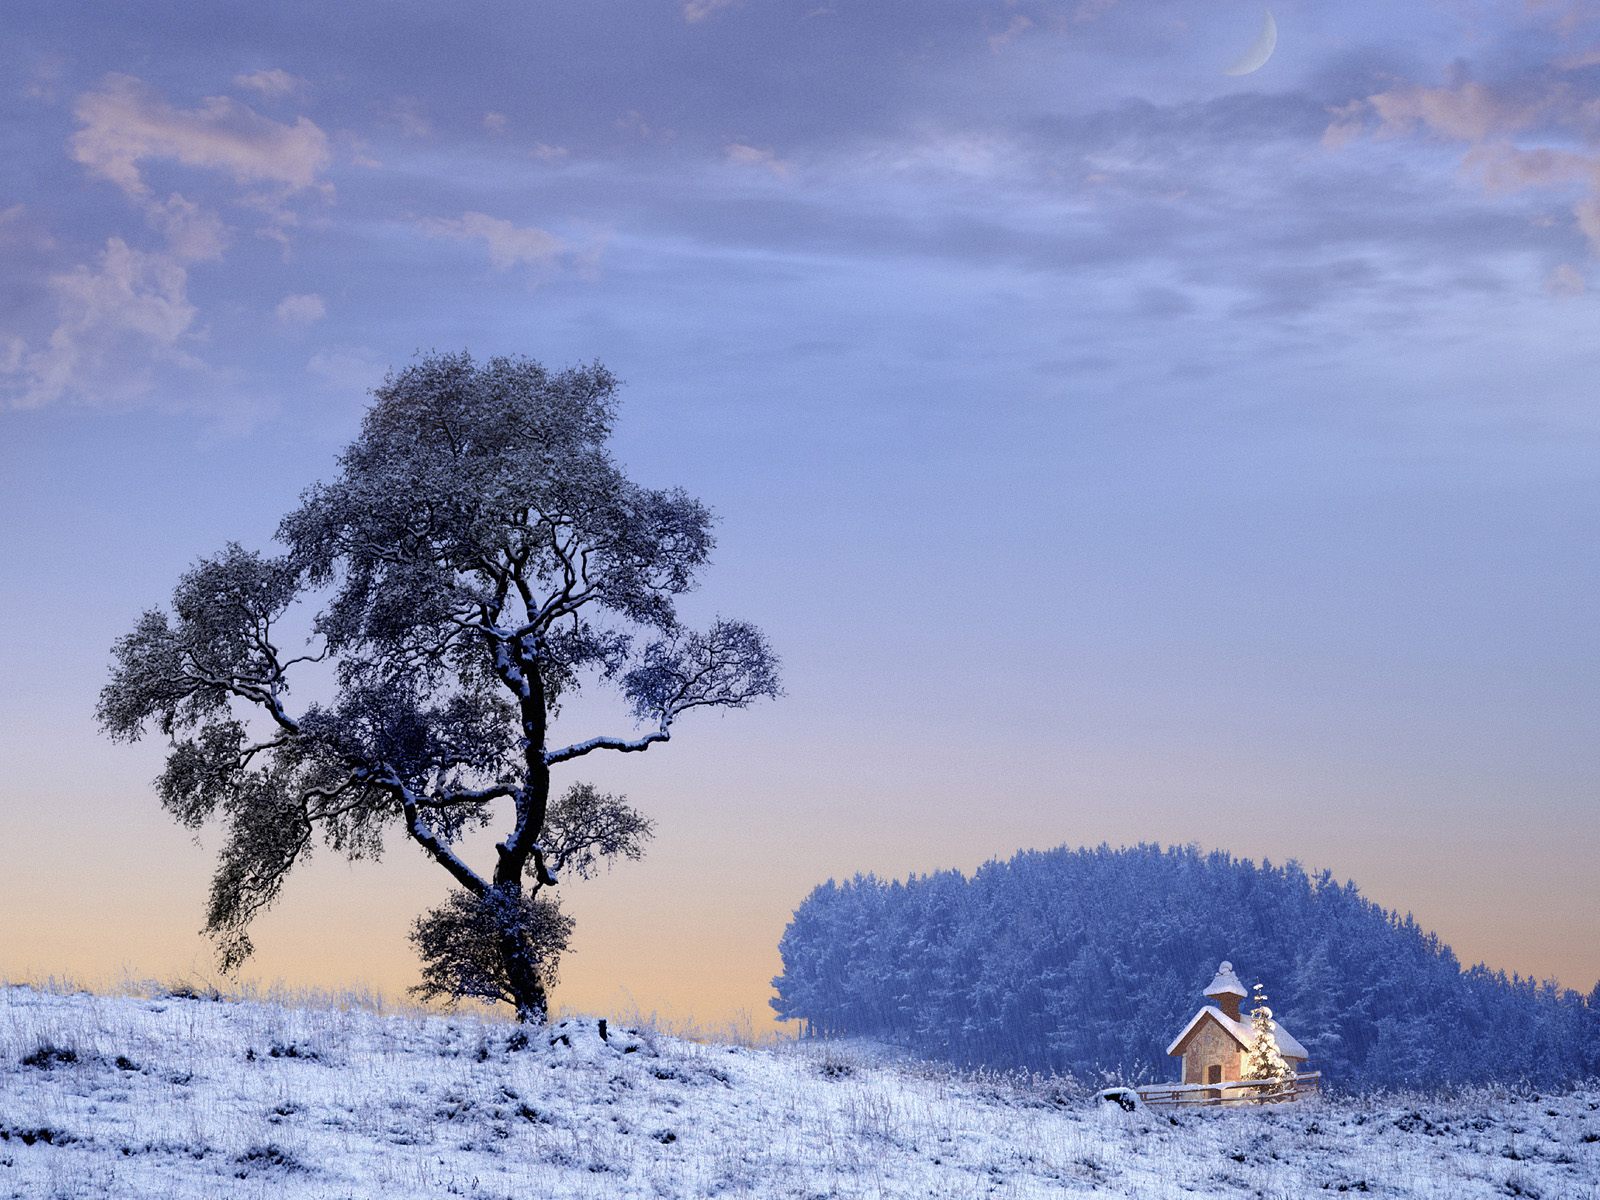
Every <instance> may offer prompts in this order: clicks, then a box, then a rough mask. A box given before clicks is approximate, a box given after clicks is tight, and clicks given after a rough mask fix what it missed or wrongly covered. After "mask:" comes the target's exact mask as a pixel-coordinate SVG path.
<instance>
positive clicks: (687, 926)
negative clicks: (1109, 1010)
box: [0, 0, 1600, 1030]
mask: <svg viewBox="0 0 1600 1200" xmlns="http://www.w3.org/2000/svg"><path fill="white" fill-rule="evenodd" d="M1272 13H1273V16H1274V17H1275V19H1276V22H1277V26H1278V42H1277V49H1276V52H1275V53H1274V54H1273V56H1272V57H1271V59H1270V60H1269V61H1268V62H1267V63H1266V65H1265V66H1264V67H1262V68H1261V69H1260V70H1258V71H1256V72H1254V73H1251V74H1248V75H1229V74H1227V73H1226V72H1227V69H1228V68H1229V67H1230V66H1231V65H1233V64H1234V63H1235V62H1236V61H1237V60H1238V59H1239V58H1240V56H1241V55H1242V54H1243V53H1244V52H1245V51H1246V50H1247V49H1248V48H1249V47H1250V45H1251V44H1252V43H1253V42H1254V40H1255V39H1256V37H1257V34H1258V32H1259V31H1260V29H1261V26H1262V23H1263V10H1262V8H1261V7H1260V5H1259V4H1254V3H1244V2H1234V0H1206V2H1203V3H1202V2H1199V0H1183V2H1169V0H1065V2H1059V3H1058V2H1054V0H1038V2H1033V0H1015V2H1009V0H960V2H956V0H919V2H918V3H916V4H903V3H890V2H888V0H874V2H870V3H866V2H855V3H852V2H850V0H833V2H832V3H828V2H827V0H803V2H801V3H786V2H780V0H652V2H649V3H646V2H644V0H638V2H635V3H607V2H605V0H597V2H594V3H585V4H581V5H578V4H573V5H529V4H525V3H503V4H493V3H472V2H463V3H459V4H455V5H451V6H439V5H431V4H429V5H424V4H417V3H399V2H397V3H386V4H384V5H323V4H308V3H283V4H274V5H249V6H245V5H234V4H198V3H188V4H185V3H173V2H161V0H151V2H150V3H145V4H141V5H138V6H128V5H114V4H109V3H95V2H90V3H84V4H75V5H70V6H66V5H59V4H43V3H36V2H31V0H12V2H10V3H8V4H7V5H6V6H5V7H4V9H3V10H0V261H3V262H4V263H5V264H6V265H5V269H4V271H0V505H3V508H0V512H3V514H4V515H3V518H0V680H3V681H4V685H5V686H4V687H3V688H0V820H3V822H4V828H5V830H6V835H7V836H6V844H7V854H6V859H7V869H6V870H5V871H4V872H0V977H10V978H22V977H31V976H40V975H50V974H57V975H72V976H75V977H78V978H81V979H85V980H90V981H98V982H114V981H116V980H117V979H119V978H122V977H125V976H131V977H134V978H144V977H166V978H171V977H178V976H190V977H195V978H205V977H209V975H210V973H211V971H212V960H211V957H210V950H209V947H208V945H207V943H206V942H205V940H204V939H203V938H202V937H201V936H200V935H199V933H198V929H199V926H200V925H201V923H202V920H203V905H204V899H205V889H206V884H207V879H208V876H209V871H210V865H211V855H212V854H213V853H214V851H215V849H216V845H217V841H218V839H217V837H216V835H215V833H214V832H207V833H202V834H201V835H199V836H198V837H195V836H193V835H191V834H189V833H187V832H185V831H183V830H180V829H178V828H177V827H176V826H175V825H173V824H172V823H171V822H170V821H169V820H168V819H167V818H166V817H165V816H164V815H163V813H162V812H161V810H160V808H159V804H158V802H157V800H156V797H155V794H154V790H153V788H152V786H151V780H152V778H153V777H154V775H155V774H156V772H157V771H158V769H159V766H160V761H161V750H162V747H161V746H160V745H159V744H155V743H153V742H149V741H147V742H145V743H141V744H139V745H137V746H134V747H132V748H130V747H127V746H122V745H114V744H112V743H110V742H109V741H108V740H106V739H105V738H104V737H103V736H101V735H100V734H99V733H98V731H97V730H96V728H95V725H94V720H93V708H94V703H95V698H96V695H97V693H98V691H99V689H100V687H101V685H102V684H103V682H104V680H105V678H106V672H107V665H108V661H109V648H110V645H111V643H112V641H113V640H114V639H115V638H116V637H117V636H118V635H119V634H120V633H122V632H123V631H125V630H126V629H127V628H129V627H130V625H131V624H132V622H133V621H134V619H135V618H136V617H137V615H138V614H139V613H140V612H141V611H143V610H144V609H146V608H148V607H151V606H154V605H159V604H161V603H163V602H164V600H165V599H166V598H167V596H168V595H170V591H171V588H172V585H173V583H174V582H175V581H176V579H177V577H178V575H179V574H180V573H181V572H182V571H183V570H184V569H185V568H186V567H187V566H188V565H189V564H191V563H192V562H194V561H195V560H196V559H197V558H199V557H200V556H202V555H205V554H209V553H212V552H214V551H216V550H217V549H219V548H220V547H221V546H222V545H224V544H225V543H226V542H228V541H230V540H237V541H240V542H242V543H244V544H246V545H249V546H254V547H258V548H270V545H271V537H272V533H273V530H274V528H275V527H276V524H277V521H278V519H279V517H280V516H281V515H282V514H283V513H284V512H286V511H288V510H289V509H290V508H291V507H293V505H294V504H295V502H296V499H297V497H298V495H299V493H300V492H301V490H302V489H304V488H305V487H307V486H308V485H310V484H311V483H313V482H314V481H316V480H317V479H320V478H327V477H329V476H331V474H332V473H333V471H334V469H335V458H336V455H337V454H338V451H339V449H340V447H341V446H342V445H343V444H344V443H345V442H347V441H348V440H349V439H350V438H351V437H352V436H353V435H354V433H355V432H356V429H357V426H358V423H359V420H360V414H361V412H362V410H363V406H364V404H365V403H366V400H367V395H366V393H367V389H369V388H372V387H374V386H376V385H377V384H379V383H380V382H381V381H382V379H383V377H384V375H385V373H386V372H388V371H390V370H393V369H398V368H402V367H404V366H405V365H406V364H407V363H408V362H410V361H412V360H413V359H414V357H415V355H417V354H418V353H419V352H427V351H430V350H442V351H454V350H461V349H466V350H470V351H471V352H472V353H473V354H475V355H477V356H479V357H487V356H489V355H493V354H526V355H530V356H532V357H534V358H537V359H539V360H540V361H542V362H544V363H546V364H548V365H550V366H553V367H558V366H565V365H569V364H573V363H579V362H588V361H592V360H596V359H598V360H600V361H602V362H604V363H605V364H606V365H607V366H609V367H610V368H611V369H612V370H613V371H614V372H615V373H616V374H617V375H619V376H620V377H621V378H622V380H623V381H624V391H623V394H622V412H621V417H620V420H619V424H618V429H617V434H616V439H615V448H616V452H617V455H618V457H619V459H620V460H621V461H622V462H623V463H624V464H625V465H626V466H627V468H628V469H629V471H630V472H631V473H632V474H633V476H634V477H635V478H636V479H638V480H639V481H641V482H643V483H646V484H650V485H658V486H664V485H682V486H684V487H686V488H687V489H688V490H689V491H691V492H692V493H694V494H695V495H697V496H699V497H701V498H702V499H703V500H705V501H706V502H707V503H708V504H710V505H711V507H712V508H713V509H714V510H715V511H716V512H717V514H718V516H719V526H718V538H719V543H718V548H717V551H716V555H715V560H714V565H713V567H712V568H711V570H710V571H709V572H708V573H707V575H706V576H705V582H704V586H703V588H702V589H701V590H700V591H699V592H697V593H696V594H695V595H694V596H692V597H691V598H690V600H689V603H688V605H687V606H686V607H687V611H688V612H689V613H690V614H691V615H693V616H696V617H698V618H709V617H710V616H712V615H714V614H719V613H720V614H724V615H728V616H736V617H741V618H744V619H748V620H752V621H755V622H756V623H757V624H759V625H760V626H762V628H764V629H765V630H766V631H767V633H768V635H769V637H770V638H771V640H772V642H773V644H774V646H775V648H776V649H777V651H778V653H779V654H780V655H781V656H782V659H783V662H784V671H785V684H786V688H787V695H786V696H785V697H784V698H783V699H782V700H781V701H779V702H777V703H774V704H769V705H765V706H762V707H759V708H753V709H751V710H748V711H745V712H739V713H732V714H727V715H725V716H716V715H711V716H703V717H700V718H699V719H696V720H688V719H686V720H685V722H684V723H683V725H682V726H681V727H680V728H679V729H678V730H677V731H676V732H675V736H674V738H673V740H672V742H671V744H670V745H668V746H662V747H656V748H654V749H652V750H651V751H650V752H649V753H647V754H643V755H628V756H625V757H623V756H612V757H613V758H614V759H615V761H607V762H593V761H591V759H585V760H584V761H583V764H582V766H583V772H582V777H584V778H589V779H592V780H593V781H594V782H596V783H598V784H601V785H602V786H605V787H607V788H610V789H612V790H617V791H622V792H626V793H627V794H628V795H629V796H630V798H631V799H632V801H633V802H634V803H636V804H637V805H639V806H640V807H641V808H643V809H644V810H645V811H646V812H647V813H649V814H650V815H651V816H652V817H653V818H654V819H655V821H656V823H657V836H656V839H655V841H654V843H653V845H652V847H651V849H650V851H649V853H648V854H647V856H646V858H645V859H644V860H643V861H642V862H640V863H637V864H624V865H622V866H620V867H618V868H617V869H616V871H615V872H614V873H612V874H610V875H607V876H603V877H601V878H599V879H596V880H593V881H588V882H579V883H573V884H571V885H570V886H569V887H567V888H566V891H567V896H566V904H567V906H568V908H569V910H570V911H571V912H572V913H573V914H574V915H575V916H576V917H577V919H578V922H579V927H578V933H577V936H576V949H575V952H574V953H573V954H572V955H571V957H570V958H569V960H568V962H567V963H566V965H565V966H564V967H563V971H562V984H561V987H560V989H559V990H558V993H557V1001H558V1003H561V1004H565V1005H567V1006H569V1007H572V1008H578V1009H584V1010H587V1011H590V1012H600V1013H605V1012H614V1013H621V1012H628V1011H634V1012H639V1013H644V1014H650V1013H655V1014H656V1015H658V1016H659V1017H661V1018H664V1019H670V1020H676V1021H696V1022H700V1023H702V1024H704V1025H707V1026H716V1025H721V1024H726V1023H736V1024H737V1023H746V1024H748V1025H749V1026H750V1027H752V1028H755V1029H758V1030H759V1029H764V1028H766V1027H767V1026H768V1023H769V1016H770V1014H769V1012H768V1010H767V1007H766V1001H767V998H768V996H769V995H770V994H771V992H770V988H769V986H768V981H769V980H770V978H771V976H772V975H773V974H774V973H775V972H776V971H777V970H778V968H779V959H778V955H777V942H778V938H779V936H780V935H781V933H782V930H783V927H784V924H785V922H786V920H787V917H788V915H789V913H790V912H792V910H793V908H794V907H795V905H796V904H798V903H799V901H800V900H801V899H802V898H803V897H804V896H805V894H806V893H807V892H808V891H809V890H810V889H811V888H812V887H813V886H815V885H816V884H818V883H820V882H822V881H823V880H825V879H828V878H829V877H846V876H849V875H852V874H854V873H856V872H858V871H859V872H867V871H873V872H877V873H878V874H879V875H889V876H904V875H906V874H907V873H922V872H927V871H931V870H936V869H941V868H948V867H957V868H961V869H964V870H970V869H972V868H974V867H976V866H977V865H978V864H980V863H982V862H984V861H985V860H987V859H990V858H993V857H1006V856H1009V855H1010V854H1012V853H1013V852H1015V851H1016V850H1018V849H1020V848H1024V847H1049V846H1056V845H1062V844H1066V845H1073V846H1076V845H1095V844H1098V843H1100V842H1102V841H1105V842H1109V843H1111V844H1113V845H1118V844H1126V843H1133V842H1139V841H1154V842H1161V843H1169V844H1170V843H1177V844H1183V843H1195V844H1198V845H1200V846H1202V847H1204V848H1206V849H1212V848H1220V849H1225V850H1229V851H1232V852H1234V853H1236V854H1239V855H1244V856H1248V857H1251V858H1254V859H1257V860H1260V859H1270V860H1271V861H1273V862H1283V861H1286V860H1289V859H1295V860H1298V861H1300V862H1301V863H1303V864H1304V865H1305V866H1306V867H1307V868H1308V869H1312V870H1320V869H1323V868H1326V869H1328V870H1331V871H1332V872H1333V873H1334V874H1335V876H1337V877H1338V878H1340V879H1347V878H1348V879H1353V880H1355V881H1356V882H1357V883H1358V884H1359V885H1360V886H1361V887H1362V888H1363V890H1364V891H1365V892H1366V893H1367V894H1368V895H1370V896H1371V897H1372V898H1374V899H1375V900H1377V901H1379V902H1380V903H1382V904H1385V905H1387V906H1389V907H1392V908H1395V909H1397V910H1399V911H1401V912H1411V913H1413V914H1414V915H1415V916H1416V918H1417V919H1418V921H1419V922H1421V923H1422V924H1423V925H1424V926H1425V927H1427V928H1430V929H1434V930H1436V931H1438V933H1439V934H1440V935H1441V936H1442V937H1443V938H1444V939H1445V940H1446V941H1447V942H1449V943H1450V944H1451V945H1453V946H1454V947H1455V948H1456V950H1457V952H1458V954H1459V955H1460V956H1461V958H1462V959H1463V960H1464V961H1465V962H1476V961H1480V960H1482V961H1486V962H1488V963H1489V964H1490V965H1491V966H1494V967H1498V968H1503V969H1505V970H1506V971H1508V972H1512V971H1515V972H1519V973H1521V974H1524V975H1534V976H1536V977H1539V978H1546V977H1552V978H1555V979H1557V980H1559V981H1560V982H1561V983H1563V984H1565V985H1568V986H1572V987H1578V988H1581V989H1583V990H1585V991H1586V990H1588V989H1589V988H1590V987H1591V986H1593V985H1594V983H1595V981H1596V979H1597V978H1600V918H1597V917H1596V916H1595V915H1594V912H1593V911H1592V908H1593V895H1594V890H1595V877H1596V867H1597V864H1600V804H1597V803H1596V787H1597V782H1600V740H1597V739H1596V737H1595V736H1594V731H1595V727H1596V723H1597V720H1600V686H1597V683H1596V676H1597V667H1600V635H1597V632H1596V623H1595V621H1594V620H1593V619H1592V611H1593V597H1594V596H1595V595H1596V591H1597V585H1600V563H1597V560H1596V556H1595V553H1594V547H1595V543H1596V533H1597V532H1600V492H1597V490H1596V486H1595V485H1596V482H1597V477H1600V457H1597V450H1600V409H1597V408H1596V404H1595V386H1596V379H1597V378H1600V371H1597V367H1600V337H1597V334H1600V326H1597V320H1596V319H1597V316H1600V301H1597V290H1596V289H1600V270H1597V254H1600V11H1596V10H1595V9H1594V8H1593V6H1591V5H1586V4H1583V3H1567V2H1565V0H1506V2H1473V0H1406V2H1405V3H1400V4H1395V3H1390V2H1388V0H1383V2H1379V0H1349V2H1348V3H1341V4H1337V5H1331V4H1323V3H1315V4H1314V3H1310V2H1309V0H1281V2H1280V3H1278V4H1275V5H1274V6H1273V9H1272ZM563 720H564V721H565V722H569V723H570V726H571V728H572V731H573V733H574V734H575V735H585V734H588V733H594V732H626V731H627V730H626V728H625V727H626V725H627V721H626V718H625V714H624V713H623V712H622V711H621V706H620V705H614V706H610V707H608V706H607V705H606V704H605V702H604V699H603V698H599V697H597V698H596V699H595V700H594V702H593V703H592V704H586V705H584V706H582V707H580V708H579V709H577V710H574V711H573V712H570V713H569V714H567V715H566V716H565V717H564V718H563ZM585 722H588V723H589V724H588V725H585V724H584V723H585ZM591 758H592V756H591ZM446 883H447V881H446V880H445V878H444V876H443V873H442V872H441V871H439V869H438V868H437V867H436V866H434V865H432V864H430V863H428V862H426V861H424V860H423V859H422V857H421V855H420V853H418V852H415V851H414V850H412V849H411V848H409V847H408V846H407V845H405V844H403V843H400V842H397V843H396V844H395V845H394V846H393V847H392V848H391V849H390V852H389V853H388V854H387V856H386V857H385V859H384V861H382V862H380V863H360V864H348V863H345V862H343V861H342V860H340V859H338V858H337V857H336V856H333V855H331V854H326V853H325V854H323V855H321V856H320V857H318V858H316V859H315V860H313V861H312V862H311V863H310V864H308V865H307V866H305V867H304V868H302V869H301V870H300V872H299V873H298V874H297V875H296V876H295V877H294V878H292V879H291V880H290V882H289V885H288V887H287V889H286V893H285V895H284V897H283V899H282V901H281V902H280V903H279V904H278V906H277V907H276V908H275V909H274V910H273V911H272V912H271V913H270V914H268V916H267V917H266V918H264V919H263V920H262V921H261V922H260V923H259V926H258V929H257V933H256V937H255V941H256V944H257V946H258V953H257V956H256V959H255V960H254V962H253V964H252V965H251V966H250V967H249V968H247V971H246V976H245V978H246V979H247V980H257V981H260V982H262V983H263V984H269V983H272V982H274V981H280V982H283V983H285V984H287V985H288V986H292V987H311V986H314V987H324V988H345V987H366V988H370V989H375V990H379V991H382V992H384V993H386V994H388V995H391V996H400V995H401V994H402V993H403V991H404V989H405V987H406V986H408V985H409V984H411V983H413V982H414V981H415V979H416V968H415V963H414V961H413V960H412V958H411V956H410V951H409V948H408V947H407V945H406V942H405V935H406V931H407V929H408V927H409V925H410V922H411V920H412V919H413V917H414V916H415V915H416V914H417V913H419V912H420V911H422V910H423V909H424V908H426V907H428V906H430V905H431V904H433V903H435V902H436V901H437V899H438V898H439V897H440V896H442V895H443V894H444V890H445V886H446ZM1226 953H1227V948H1226V947H1220V948H1219V957H1225V956H1226ZM1242 966H1243V969H1246V970H1248V964H1242ZM1269 983H1270V981H1269Z"/></svg>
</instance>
